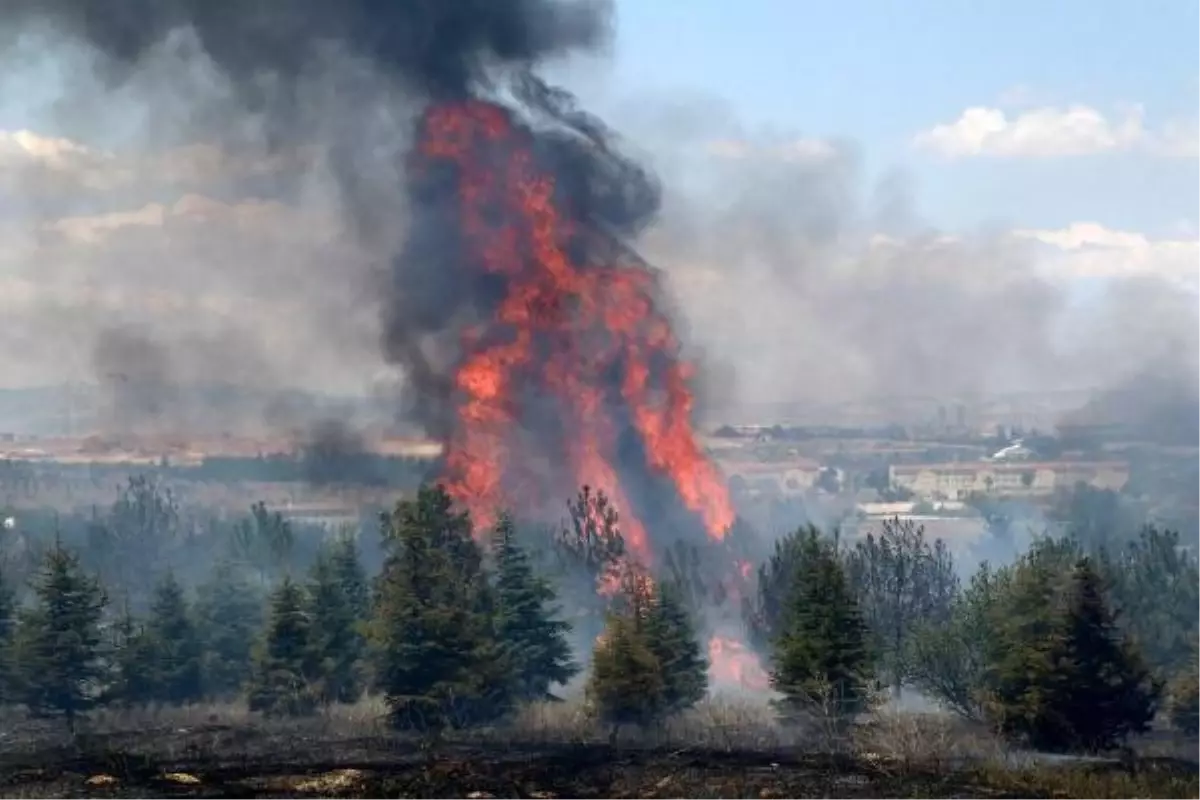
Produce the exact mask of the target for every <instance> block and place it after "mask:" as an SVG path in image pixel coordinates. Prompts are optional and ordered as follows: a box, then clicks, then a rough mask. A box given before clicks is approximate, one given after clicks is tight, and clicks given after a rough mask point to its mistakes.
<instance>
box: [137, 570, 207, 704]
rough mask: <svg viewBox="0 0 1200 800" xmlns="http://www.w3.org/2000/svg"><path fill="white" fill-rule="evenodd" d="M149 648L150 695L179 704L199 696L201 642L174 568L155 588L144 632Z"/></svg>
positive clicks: (191, 701)
mask: <svg viewBox="0 0 1200 800" xmlns="http://www.w3.org/2000/svg"><path fill="white" fill-rule="evenodd" d="M144 636H145V639H146V643H147V646H148V647H149V651H150V659H151V660H150V676H149V677H150V685H151V687H152V697H153V699H154V700H156V701H158V702H160V703H168V704H171V705H182V704H184V703H193V702H196V701H197V700H199V699H200V697H201V694H202V691H203V683H202V672H201V670H202V656H203V650H202V643H201V641H200V636H199V634H198V632H197V630H196V625H195V623H194V622H193V620H192V612H191V609H190V608H189V607H188V602H187V598H186V597H184V594H183V587H182V586H180V585H179V581H177V580H176V579H175V575H174V573H173V572H167V574H166V576H165V577H164V578H163V579H162V580H161V581H160V582H159V584H158V586H156V587H155V589H154V598H153V600H152V602H151V605H150V616H149V618H148V619H147V620H146V629H145V633H144Z"/></svg>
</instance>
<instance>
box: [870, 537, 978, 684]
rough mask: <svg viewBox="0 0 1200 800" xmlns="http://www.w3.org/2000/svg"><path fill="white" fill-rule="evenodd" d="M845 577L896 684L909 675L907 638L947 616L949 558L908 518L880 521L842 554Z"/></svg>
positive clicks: (953, 582) (951, 584)
mask: <svg viewBox="0 0 1200 800" xmlns="http://www.w3.org/2000/svg"><path fill="white" fill-rule="evenodd" d="M846 571H847V577H848V579H849V581H850V583H851V585H852V586H853V587H854V589H855V591H856V592H857V594H858V601H859V606H860V608H861V609H862V612H863V617H864V619H865V621H866V624H867V628H868V630H869V631H870V633H871V642H872V649H873V651H874V652H875V654H876V656H877V657H878V658H879V659H880V666H881V667H882V671H883V673H884V674H885V675H886V676H887V677H888V679H889V680H890V681H891V683H892V686H893V687H895V688H896V689H899V688H900V687H901V686H902V685H903V684H904V683H905V682H906V681H907V680H909V678H911V677H912V674H911V673H912V666H911V664H910V661H911V655H912V654H911V652H910V649H911V647H910V641H911V639H912V634H913V631H914V630H915V629H916V628H917V626H918V625H920V624H925V625H940V624H944V623H946V622H947V621H948V620H949V619H950V609H951V605H952V604H953V602H954V598H955V596H956V595H957V594H958V578H957V577H956V576H955V573H954V561H953V559H952V558H951V557H950V553H949V552H948V551H947V550H946V545H945V543H944V542H942V541H941V540H940V539H939V540H937V541H935V542H933V543H932V544H931V543H930V542H929V541H927V540H926V539H925V528H924V526H921V525H917V524H916V523H914V522H913V521H912V520H903V521H902V520H900V519H899V518H896V519H891V520H886V521H884V523H883V526H882V530H881V531H880V533H879V536H878V537H876V536H875V535H874V534H868V535H867V536H866V538H865V539H863V540H862V541H860V542H858V543H857V544H856V545H855V547H854V549H853V550H852V551H850V553H849V556H848V558H847V559H846Z"/></svg>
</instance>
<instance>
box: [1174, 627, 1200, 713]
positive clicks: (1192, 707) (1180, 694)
mask: <svg viewBox="0 0 1200 800" xmlns="http://www.w3.org/2000/svg"><path fill="white" fill-rule="evenodd" d="M1198 672H1200V662H1198V660H1197V645H1196V640H1195V639H1193V640H1192V663H1191V664H1190V665H1189V666H1187V667H1186V668H1185V669H1184V670H1183V671H1182V672H1180V674H1179V675H1177V676H1176V678H1175V680H1174V681H1172V682H1171V708H1170V712H1171V725H1172V726H1174V727H1175V729H1176V730H1179V731H1182V732H1183V733H1186V734H1187V735H1189V736H1195V735H1196V734H1197V733H1198V732H1200V685H1198V683H1200V682H1198V680H1197V679H1198V677H1200V676H1198Z"/></svg>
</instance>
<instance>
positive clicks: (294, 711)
mask: <svg viewBox="0 0 1200 800" xmlns="http://www.w3.org/2000/svg"><path fill="white" fill-rule="evenodd" d="M309 630H310V628H309V619H308V614H307V613H306V612H305V598H304V592H303V590H302V589H301V588H300V586H299V585H297V584H296V583H295V581H293V580H292V579H291V578H290V577H285V578H284V579H283V581H282V582H281V583H280V584H279V586H278V587H277V588H276V589H275V590H274V591H273V592H272V593H271V597H270V613H269V615H268V619H267V629H266V631H265V633H264V635H263V639H262V641H261V642H260V643H259V647H258V648H257V652H256V653H255V657H254V665H253V669H252V672H251V676H250V686H249V691H248V692H247V701H248V703H249V706H250V710H251V711H261V712H263V713H264V714H266V715H268V716H300V715H303V714H309V713H312V712H313V711H314V710H315V708H316V697H315V693H314V691H313V687H312V685H311V681H312V678H313V675H314V673H315V671H316V670H315V668H314V665H313V663H312V650H311V644H310V641H309Z"/></svg>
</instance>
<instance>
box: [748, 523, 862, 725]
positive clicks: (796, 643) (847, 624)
mask: <svg viewBox="0 0 1200 800" xmlns="http://www.w3.org/2000/svg"><path fill="white" fill-rule="evenodd" d="M796 547H797V548H798V549H799V551H800V552H799V553H798V554H797V555H798V557H797V558H796V559H795V560H794V563H795V565H796V567H795V568H796V574H795V575H794V576H793V577H792V579H791V580H790V581H789V583H790V585H791V587H792V590H791V592H790V593H789V594H790V596H789V597H788V600H787V601H786V603H785V604H784V607H783V609H782V620H781V623H782V624H781V632H780V635H779V636H778V638H777V639H776V640H775V657H774V668H773V670H772V672H771V684H772V686H773V687H774V688H775V690H776V691H778V692H780V693H781V694H783V695H784V699H783V700H782V701H781V702H780V707H781V710H782V711H783V712H784V713H785V715H789V716H790V715H791V714H793V713H795V712H797V711H807V712H814V711H816V712H820V713H822V714H825V715H826V716H828V717H830V718H831V719H833V720H834V721H846V720H848V719H850V718H852V717H853V716H854V715H856V714H857V713H858V712H860V711H862V710H863V709H864V708H866V707H867V706H868V705H869V702H870V699H871V686H872V683H873V675H872V663H871V656H870V653H869V649H868V646H867V636H868V633H867V630H866V625H865V624H864V622H863V618H862V614H861V612H860V611H859V608H858V602H857V599H856V598H855V596H854V592H853V591H852V589H851V588H850V586H849V583H848V582H847V580H846V575H845V572H844V571H843V569H842V565H841V562H840V561H839V559H838V555H837V552H836V550H835V548H834V545H833V543H832V542H830V541H826V540H824V539H822V538H821V536H820V534H819V533H818V532H817V531H816V530H815V529H809V530H808V531H805V532H803V533H802V535H801V536H800V538H799V539H798V541H797V543H796Z"/></svg>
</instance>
